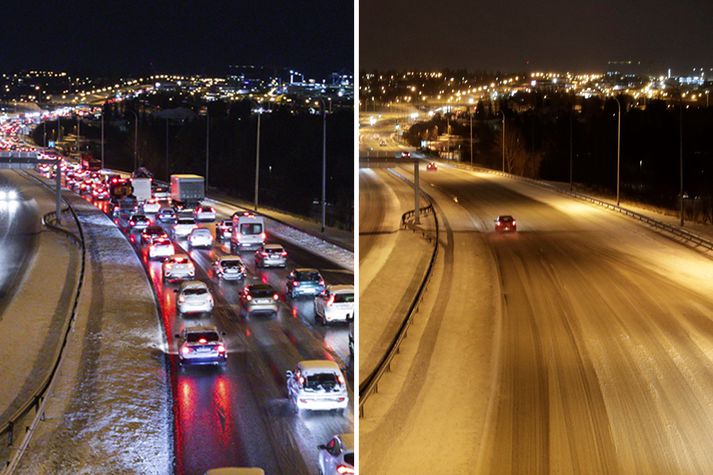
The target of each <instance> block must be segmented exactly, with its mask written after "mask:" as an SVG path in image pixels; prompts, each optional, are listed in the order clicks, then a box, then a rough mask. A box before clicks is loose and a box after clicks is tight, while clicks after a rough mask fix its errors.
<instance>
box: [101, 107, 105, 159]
mask: <svg viewBox="0 0 713 475" xmlns="http://www.w3.org/2000/svg"><path fill="white" fill-rule="evenodd" d="M101 152H102V170H103V169H104V107H102V122H101Z"/></svg>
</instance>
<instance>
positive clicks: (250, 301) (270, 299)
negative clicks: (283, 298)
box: [240, 284, 280, 316]
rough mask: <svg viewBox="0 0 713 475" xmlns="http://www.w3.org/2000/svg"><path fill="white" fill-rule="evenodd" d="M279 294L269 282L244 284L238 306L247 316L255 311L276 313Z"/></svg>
mask: <svg viewBox="0 0 713 475" xmlns="http://www.w3.org/2000/svg"><path fill="white" fill-rule="evenodd" d="M279 300H280V299H279V295H277V292H275V289H273V288H272V286H271V285H269V284H252V285H246V286H245V287H244V288H243V291H242V292H241V293H240V306H241V307H242V311H243V313H244V314H246V315H247V316H250V315H252V314H255V313H269V314H272V315H275V314H277V304H278V302H279Z"/></svg>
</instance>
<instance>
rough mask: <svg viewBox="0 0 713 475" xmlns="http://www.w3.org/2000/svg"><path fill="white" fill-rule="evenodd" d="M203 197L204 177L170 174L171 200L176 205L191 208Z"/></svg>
mask: <svg viewBox="0 0 713 475" xmlns="http://www.w3.org/2000/svg"><path fill="white" fill-rule="evenodd" d="M203 198H205V179H204V178H203V177H202V176H199V175H171V200H173V202H174V204H175V205H176V206H178V207H185V208H193V207H194V206H196V205H197V204H198V203H200V201H201V200H202V199H203Z"/></svg>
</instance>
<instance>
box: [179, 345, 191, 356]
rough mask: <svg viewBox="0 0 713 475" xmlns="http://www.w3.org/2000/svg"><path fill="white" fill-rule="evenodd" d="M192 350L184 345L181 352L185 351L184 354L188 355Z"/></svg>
mask: <svg viewBox="0 0 713 475" xmlns="http://www.w3.org/2000/svg"><path fill="white" fill-rule="evenodd" d="M190 352H191V349H190V348H188V347H187V346H184V347H183V348H181V353H183V354H184V355H187V354H188V353H190Z"/></svg>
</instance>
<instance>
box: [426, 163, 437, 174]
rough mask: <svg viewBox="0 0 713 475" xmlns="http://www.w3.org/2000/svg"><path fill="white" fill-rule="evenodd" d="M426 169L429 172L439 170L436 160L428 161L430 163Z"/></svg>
mask: <svg viewBox="0 0 713 475" xmlns="http://www.w3.org/2000/svg"><path fill="white" fill-rule="evenodd" d="M426 170H427V171H429V172H435V171H438V165H436V162H428V165H426Z"/></svg>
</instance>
